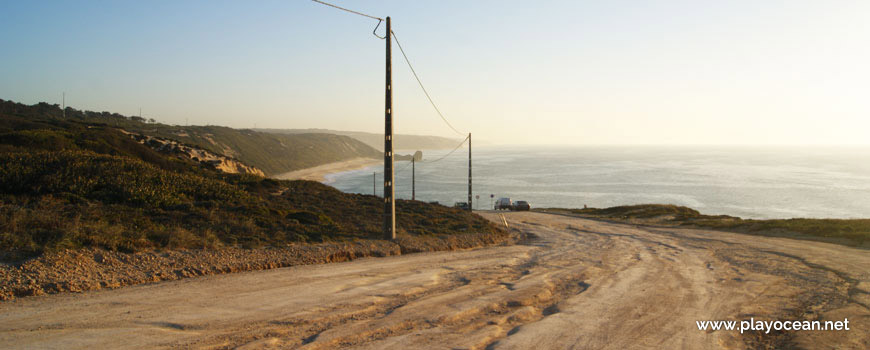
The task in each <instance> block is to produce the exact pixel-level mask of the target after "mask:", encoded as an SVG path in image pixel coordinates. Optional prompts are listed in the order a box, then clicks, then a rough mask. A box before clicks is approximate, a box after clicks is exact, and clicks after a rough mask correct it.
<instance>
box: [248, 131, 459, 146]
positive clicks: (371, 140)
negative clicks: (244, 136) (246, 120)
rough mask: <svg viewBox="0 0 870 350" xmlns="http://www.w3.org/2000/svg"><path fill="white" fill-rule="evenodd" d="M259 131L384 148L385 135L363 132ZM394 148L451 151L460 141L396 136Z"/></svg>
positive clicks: (422, 136)
mask: <svg viewBox="0 0 870 350" xmlns="http://www.w3.org/2000/svg"><path fill="white" fill-rule="evenodd" d="M256 130H257V131H261V132H266V133H273V134H280V135H298V134H314V133H316V134H333V135H344V136H350V137H352V138H354V139H356V140H359V141H361V142H362V143H365V144H366V145H369V146H370V147H372V148H374V149H383V148H384V135H383V134H376V133H370V132H361V131H339V130H328V129H256ZM395 139H396V141H395V144H394V147H395V149H397V150H427V149H451V148H453V147H456V145H457V144H459V142H461V141H462V140H460V139H452V138H447V137H440V136H426V135H402V134H398V135H395Z"/></svg>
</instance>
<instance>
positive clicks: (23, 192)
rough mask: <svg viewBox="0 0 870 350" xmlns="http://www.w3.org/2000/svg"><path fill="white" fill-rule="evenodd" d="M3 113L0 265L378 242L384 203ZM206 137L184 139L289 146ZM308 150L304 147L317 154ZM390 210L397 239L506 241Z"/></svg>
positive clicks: (457, 216)
mask: <svg viewBox="0 0 870 350" xmlns="http://www.w3.org/2000/svg"><path fill="white" fill-rule="evenodd" d="M0 105H2V106H3V108H2V109H0V260H8V259H9V258H10V257H12V258H16V257H21V256H28V255H32V254H40V253H43V252H45V251H51V250H58V249H65V248H72V249H77V248H82V247H96V248H103V249H110V250H119V251H123V252H134V251H140V250H149V249H164V248H167V249H175V248H205V249H212V248H219V247H243V248H248V247H261V246H276V247H278V246H286V245H287V244H289V243H293V242H323V241H335V240H339V241H340V240H355V239H363V238H365V239H371V238H378V237H379V236H380V235H381V225H382V220H383V217H382V215H381V211H382V210H383V199H380V198H378V197H375V196H369V195H358V194H347V193H343V192H340V191H338V190H336V189H334V188H332V187H329V186H326V185H322V184H319V183H316V182H310V181H281V180H274V179H269V178H264V177H261V176H255V175H250V174H228V173H223V172H219V171H218V169H216V168H215V167H211V166H207V165H208V164H203V163H202V162H198V161H195V160H193V159H190V158H185V157H177V156H175V155H173V154H171V153H165V152H161V151H160V150H159V149H158V148H155V147H153V145H148V144H147V143H149V141H148V140H146V141H145V142H140V140H137V139H135V138H134V137H131V136H130V135H129V134H128V132H129V131H126V130H120V129H119V127H120V126H125V129H133V130H136V129H138V130H142V131H150V132H151V133H155V131H154V129H155V128H154V125H153V124H145V123H143V122H142V121H136V120H128V119H127V118H125V117H123V116H119V115H111V114H100V113H93V112H77V111H71V110H69V109H68V110H67V114H68V116H69V115H70V114H72V116H70V117H68V118H62V117H58V116H57V115H53V114H52V113H56V112H59V109H58V108H57V107H56V106H51V105H45V104H42V105H36V106H23V105H19V104H13V103H10V102H3V103H0ZM10 106H11V107H10ZM74 113H79V115H82V114H83V116H82V117H76V115H75V114H74ZM91 113H93V114H91ZM94 120H102V121H111V123H107V122H103V123H95V122H93V121H94ZM156 130H157V131H156V133H160V132H166V133H169V132H175V131H177V130H191V129H174V128H171V127H167V126H157V127H156ZM192 130H193V131H195V132H200V131H201V130H199V129H196V128H193V129H192ZM203 130H206V131H207V132H208V133H209V134H210V135H207V134H206V131H201V132H202V133H201V134H198V135H200V136H196V137H193V136H187V137H189V140H191V143H194V142H201V141H202V140H203V139H204V140H208V138H211V139H214V140H215V144H213V145H212V146H213V147H224V146H226V147H228V148H229V149H230V150H234V149H237V148H238V149H243V150H244V149H245V148H247V147H260V148H262V147H263V146H262V145H258V146H249V145H246V144H244V142H252V140H277V141H276V142H284V141H286V140H288V139H289V138H287V139H285V138H281V137H275V138H270V136H269V135H266V136H262V135H264V134H261V133H256V132H253V131H235V132H233V131H232V129H229V128H204V129H203ZM251 135H253V136H251ZM176 136H177V137H178V135H176ZM249 136H251V137H249ZM299 136H300V137H301V138H302V139H303V140H306V138H309V139H312V140H315V141H323V140H327V141H328V140H341V139H345V137H342V136H334V137H335V138H336V139H330V138H328V137H327V138H324V137H323V135H314V136H306V135H299ZM182 137H183V136H182ZM197 137H199V138H197ZM261 137H262V138H261ZM218 139H220V140H221V141H222V142H224V143H222V142H218ZM294 139H295V138H294ZM151 141H154V140H151ZM315 141H307V142H311V143H312V144H311V145H310V147H315V146H314V145H313V143H314V142H315ZM327 141H323V142H327ZM351 141H353V142H352V143H349V145H355V144H358V142H356V141H354V140H351ZM154 142H157V141H154ZM206 142H208V143H211V141H206ZM233 142H237V143H233ZM158 143H160V142H158ZM160 144H163V145H165V144H164V143H160ZM300 144H304V143H302V142H301V141H300V143H296V144H294V145H297V146H296V147H298V145H300ZM363 146H364V145H363ZM306 147H309V146H306ZM292 150H295V149H294V148H288V152H290V151H292ZM303 150H304V149H303ZM316 151H317V150H312V152H316ZM276 152H277V151H276ZM243 155H244V153H241V152H240V153H239V156H240V157H241V156H243ZM283 159H285V160H286V159H294V158H292V155H291V156H288V157H286V158H283ZM294 166H295V165H294ZM396 206H397V212H398V213H399V214H398V216H397V225H398V230H399V233H400V234H401V235H402V236H403V237H413V236H420V235H426V236H428V235H452V234H458V233H488V234H493V233H495V234H504V232H503V231H502V230H500V229H499V228H497V227H495V226H494V225H492V224H491V223H489V221H487V220H485V219H483V218H481V217H479V216H477V215H474V214H471V213H469V212H467V211H463V210H459V209H455V208H448V207H444V206H440V205H432V204H428V203H423V202H419V201H403V200H399V201H397V203H396Z"/></svg>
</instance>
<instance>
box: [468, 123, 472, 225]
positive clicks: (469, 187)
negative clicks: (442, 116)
mask: <svg viewBox="0 0 870 350" xmlns="http://www.w3.org/2000/svg"><path fill="white" fill-rule="evenodd" d="M471 208H472V207H471V133H468V211H471Z"/></svg>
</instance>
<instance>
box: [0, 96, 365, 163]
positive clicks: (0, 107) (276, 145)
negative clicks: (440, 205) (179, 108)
mask: <svg viewBox="0 0 870 350" xmlns="http://www.w3.org/2000/svg"><path fill="white" fill-rule="evenodd" d="M64 112H65V113H64ZM0 117H7V118H13V117H14V118H17V119H19V120H21V121H23V122H26V121H27V120H41V121H42V122H43V123H45V122H49V121H55V122H57V121H69V122H81V123H85V124H91V125H102V126H113V127H117V128H121V129H124V130H126V131H129V132H133V133H139V134H143V135H148V136H153V137H159V138H164V139H170V140H175V141H177V142H180V143H183V144H188V145H192V146H196V147H200V148H202V149H205V150H207V151H209V152H213V153H215V154H218V155H222V156H225V157H229V158H233V159H237V160H239V161H241V162H242V163H244V164H247V165H250V166H253V167H255V168H258V169H261V170H262V171H263V172H264V173H265V174H266V175H267V176H271V175H275V174H281V173H285V172H288V171H293V170H299V169H304V168H310V167H315V166H318V165H322V164H326V163H332V162H338V161H343V160H347V159H353V158H379V157H381V153H380V151H378V150H377V149H375V148H372V147H369V146H367V145H366V144H364V143H363V142H360V141H358V140H356V139H353V138H351V137H347V136H341V135H328V134H320V133H317V134H314V133H310V134H293V135H281V134H272V133H262V132H257V131H253V130H248V129H241V130H240V129H233V128H228V127H222V126H177V125H165V124H160V123H154V122H151V123H149V122H147V121H146V120H145V119H142V118H139V117H126V116H123V115H120V114H117V113H109V112H92V111H80V110H76V109H73V108H70V107H67V108H66V111H63V110H61V108H59V107H58V106H57V105H50V104H47V103H39V104H36V105H32V106H28V105H24V104H20V103H15V102H11V101H4V100H0Z"/></svg>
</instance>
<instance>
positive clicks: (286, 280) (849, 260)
mask: <svg viewBox="0 0 870 350" xmlns="http://www.w3.org/2000/svg"><path fill="white" fill-rule="evenodd" d="M483 215H485V216H487V217H488V218H490V219H492V220H494V221H498V222H501V218H500V217H498V214H494V213H484V214H483ZM506 217H507V221H508V223H509V224H510V225H511V228H512V229H518V230H522V231H526V232H529V233H533V234H534V235H536V236H537V238H535V239H532V240H530V241H528V242H525V243H524V244H520V245H516V246H510V247H493V248H485V249H477V250H468V251H458V252H439V253H426V254H413V255H405V256H398V257H387V258H374V259H362V260H357V261H353V262H349V263H338V264H329V265H317V266H300V267H293V268H283V269H276V270H269V271H259V272H250V273H240V274H231V275H219V276H209V277H203V278H197V279H190V280H182V281H174V282H166V283H158V284H152V285H141V286H134V287H129V288H124V289H119V290H109V291H97V292H91V293H85V294H67V295H53V296H46V297H33V298H24V299H21V300H17V301H14V302H8V303H2V304H0V348H5V349H33V348H64V349H70V348H89V349H96V348H130V349H138V348H179V347H180V348H241V349H247V348H299V349H335V348H358V349H421V348H422V349H425V348H432V349H490V348H491V349H569V348H574V349H626V348H627V349H636V348H641V349H675V348H683V349H713V348H735V349H738V348H739V349H742V348H765V347H767V346H773V347H777V348H782V347H803V348H813V349H822V348H841V349H850V348H854V349H867V348H870V252H868V251H867V250H859V249H852V248H848V247H843V246H837V245H831V244H825V243H817V242H807V241H796V240H788V239H782V238H766V237H754V236H746V235H739V234H732V233H722V232H712V231H698V230H680V229H671V228H652V227H635V226H632V225H621V224H612V223H605V222H600V221H591V220H584V219H578V218H571V217H565V216H558V215H550V214H540V213H509V214H506ZM750 317H754V318H756V319H764V320H777V319H779V320H816V319H819V320H834V321H836V320H843V319H844V318H848V319H849V321H850V323H849V324H850V328H851V330H849V331H827V332H824V331H800V332H772V333H771V334H766V335H765V334H760V333H759V332H753V333H746V334H743V335H741V334H740V333H739V332H738V331H724V330H720V331H699V330H698V329H697V326H696V323H695V321H698V320H738V321H739V320H743V319H749V318H750Z"/></svg>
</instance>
